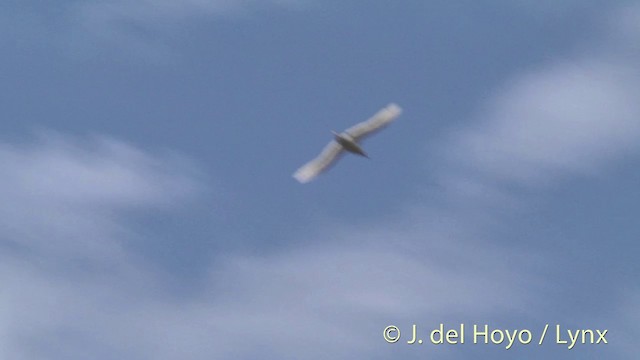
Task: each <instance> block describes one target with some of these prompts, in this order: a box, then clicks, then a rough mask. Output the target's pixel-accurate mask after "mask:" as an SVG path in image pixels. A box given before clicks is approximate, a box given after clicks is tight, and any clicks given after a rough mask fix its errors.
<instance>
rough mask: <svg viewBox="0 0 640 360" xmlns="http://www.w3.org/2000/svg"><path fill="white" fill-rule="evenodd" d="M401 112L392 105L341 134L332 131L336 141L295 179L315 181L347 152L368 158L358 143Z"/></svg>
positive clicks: (296, 174)
mask: <svg viewBox="0 0 640 360" xmlns="http://www.w3.org/2000/svg"><path fill="white" fill-rule="evenodd" d="M401 112H402V109H400V107H399V106H398V105H396V104H394V103H391V104H389V105H387V107H385V108H384V109H382V110H380V111H378V112H377V113H375V115H373V116H372V117H371V118H370V119H368V120H366V121H363V122H361V123H359V124H356V125H354V126H352V127H350V128H348V129H347V130H345V131H344V132H342V133H340V134H338V133H337V132H335V131H333V130H332V131H331V132H332V133H333V135H334V139H335V140H332V141H331V142H330V143H329V144H328V145H327V146H325V148H324V149H323V150H322V152H321V153H320V155H318V156H317V157H316V158H315V159H313V160H311V161H309V162H308V163H306V164H305V165H303V166H302V167H301V168H300V169H298V170H297V171H296V172H295V173H294V174H293V177H294V178H295V179H296V180H298V181H299V182H301V183H303V184H304V183H307V182H309V181H311V180H313V179H314V178H315V177H316V176H318V175H319V174H320V173H322V172H323V171H325V170H327V169H328V168H329V167H330V166H331V165H332V164H333V163H335V162H336V161H337V160H338V158H339V157H340V155H342V154H343V153H344V151H345V150H346V151H348V152H350V153H353V154H356V155H360V156H364V157H367V158H368V156H367V154H366V153H365V152H364V150H362V148H361V147H360V145H359V144H358V141H360V140H362V139H364V138H365V137H367V136H369V135H371V134H373V133H374V132H376V131H378V130H380V129H382V128H384V127H385V126H387V125H389V124H390V123H391V122H392V121H393V120H395V119H396V118H397V117H398V116H399V115H400V113H401Z"/></svg>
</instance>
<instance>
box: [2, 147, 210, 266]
mask: <svg viewBox="0 0 640 360" xmlns="http://www.w3.org/2000/svg"><path fill="white" fill-rule="evenodd" d="M173 157H174V159H172V158H171V155H167V156H166V157H153V156H149V155H147V154H145V153H144V152H142V151H140V150H137V149H136V148H134V147H131V146H130V145H127V144H125V143H122V142H119V141H115V140H112V139H109V138H95V139H93V140H90V141H81V140H78V139H69V138H66V137H62V136H59V135H55V134H45V135H43V136H41V138H40V140H39V142H38V143H36V144H6V143H5V144H1V145H0V164H1V165H2V168H3V169H4V170H3V172H2V174H0V183H2V187H1V188H0V214H2V216H0V223H2V226H1V228H2V229H3V230H2V231H0V235H1V236H2V238H3V240H4V241H5V242H8V243H12V244H14V245H15V246H16V247H17V248H19V249H22V250H25V251H29V252H35V253H38V252H44V253H45V254H46V255H47V256H51V255H55V256H61V257H63V258H69V257H72V258H73V257H75V256H80V257H84V256H89V257H104V255H105V254H106V253H110V252H112V251H116V249H117V248H118V246H119V244H118V243H117V242H113V241H111V239H110V237H112V236H113V233H117V232H118V231H120V230H121V227H120V226H119V225H118V221H117V218H116V216H115V215H114V214H116V213H118V211H121V210H124V209H136V208H148V207H160V208H162V207H169V206H170V204H172V203H173V202H176V201H178V200H179V199H183V198H186V197H189V196H191V195H193V193H194V192H195V191H196V189H197V188H198V187H199V185H198V184H197V181H196V178H195V177H194V176H195V170H194V169H192V168H190V167H189V166H186V165H184V164H185V163H184V162H183V161H180V160H179V157H178V156H177V155H174V156H173ZM189 172H193V174H192V175H193V176H189V175H185V173H189Z"/></svg>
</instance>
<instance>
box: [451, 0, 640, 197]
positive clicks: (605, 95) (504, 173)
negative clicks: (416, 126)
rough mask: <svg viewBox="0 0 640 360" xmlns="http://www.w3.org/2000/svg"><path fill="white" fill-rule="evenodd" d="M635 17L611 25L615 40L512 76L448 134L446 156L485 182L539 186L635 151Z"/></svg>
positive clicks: (638, 77)
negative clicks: (632, 21)
mask: <svg viewBox="0 0 640 360" xmlns="http://www.w3.org/2000/svg"><path fill="white" fill-rule="evenodd" d="M627 10H629V9H627ZM636 12H637V9H636ZM632 13H633V12H632ZM628 17H632V16H631V15H630V14H628V13H627V14H626V18H628ZM616 21H617V19H616ZM629 22H630V21H625V22H623V23H625V24H627V26H620V24H618V23H616V24H612V26H610V32H609V36H607V40H611V38H614V39H616V41H615V45H614V46H612V45H611V44H607V43H598V44H595V45H594V46H593V48H590V49H588V50H586V51H582V52H581V53H580V54H576V55H575V56H573V57H570V58H567V59H563V60H559V61H554V62H551V63H549V64H546V65H544V66H542V67H540V68H538V69H533V70H531V71H529V72H528V73H526V74H523V75H519V76H516V77H515V78H514V79H512V80H511V81H509V82H508V83H506V84H505V85H504V86H503V87H502V88H501V89H500V90H499V91H497V92H496V93H495V94H494V96H493V97H492V99H491V100H490V101H489V102H488V103H487V104H486V105H485V108H484V109H483V110H482V111H480V112H479V114H478V115H477V118H476V123H475V124H474V125H473V126H470V127H466V128H464V129H460V130H459V131H458V132H457V133H455V134H453V135H452V136H451V138H449V141H450V143H451V146H450V147H448V149H449V157H448V158H447V161H448V162H449V163H453V164H457V165H458V166H459V167H458V168H457V169H456V170H457V171H462V172H472V173H473V174H475V176H474V177H476V178H479V179H484V180H485V182H486V181H488V182H496V181H497V182H502V181H506V182H508V183H511V184H519V185H533V184H541V183H546V182H550V181H554V180H556V179H558V177H559V176H560V177H561V176H565V175H570V174H587V173H593V172H594V171H597V169H599V168H601V167H602V166H603V165H605V163H606V162H608V161H611V160H616V159H619V158H620V157H621V156H623V155H625V154H629V153H633V152H636V151H637V150H638V149H639V148H640V145H639V144H640V142H638V138H640V103H639V102H638V101H637V99H638V98H639V96H640V72H639V71H638V68H637V63H638V61H640V54H638V53H635V54H632V53H630V51H631V50H632V49H634V47H635V46H636V41H635V40H633V41H632V39H636V38H637V30H636V31H635V32H634V28H633V27H631V26H628V23H629Z"/></svg>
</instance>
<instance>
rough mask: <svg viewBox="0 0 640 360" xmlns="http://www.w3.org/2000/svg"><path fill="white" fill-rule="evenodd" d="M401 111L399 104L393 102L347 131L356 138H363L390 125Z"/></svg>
mask: <svg viewBox="0 0 640 360" xmlns="http://www.w3.org/2000/svg"><path fill="white" fill-rule="evenodd" d="M401 112H402V109H401V108H400V107H399V106H398V105H396V104H394V103H391V104H389V105H387V107H385V108H384V109H382V110H380V111H378V112H377V113H375V115H373V116H372V117H371V118H369V119H368V120H366V121H363V122H361V123H359V124H356V125H354V126H352V127H350V128H348V129H347V130H345V132H346V133H347V134H349V135H351V137H353V138H354V140H356V141H358V140H361V139H363V138H365V137H367V136H369V135H371V134H373V133H374V132H376V131H378V130H380V129H382V128H384V127H385V126H387V125H389V123H391V122H392V121H393V120H395V119H396V118H397V117H398V116H399V115H400V113H401Z"/></svg>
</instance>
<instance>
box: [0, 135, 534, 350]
mask: <svg viewBox="0 0 640 360" xmlns="http://www.w3.org/2000/svg"><path fill="white" fill-rule="evenodd" d="M0 164H1V165H2V167H3V173H2V175H0V183H2V184H3V187H2V190H1V191H0V212H1V213H2V215H3V216H2V217H0V218H1V219H2V221H3V224H2V225H3V226H0V240H2V242H0V244H1V245H2V247H0V249H2V252H0V260H1V261H0V282H1V283H2V284H3V290H2V292H0V320H2V321H1V322H0V334H2V338H1V339H0V356H1V357H3V358H12V359H33V358H43V357H44V358H50V359H79V358H86V357H91V358H94V359H100V358H104V359H112V358H115V357H117V358H121V359H137V358H154V359H177V358H184V357H189V358H191V359H211V358H218V359H225V358H227V359H232V358H233V359H237V358H255V357H256V356H262V357H266V356H273V357H275V356H285V357H292V356H293V357H296V358H299V357H303V356H304V357H305V358H318V359H320V358H325V357H326V356H329V355H331V356H332V357H338V358H351V356H352V354H353V353H354V352H357V353H360V354H369V355H374V354H376V353H379V352H380V351H388V350H389V349H391V348H389V347H388V346H386V345H387V344H386V343H384V341H383V340H382V338H381V335H380V334H381V331H382V329H383V327H384V326H386V325H388V324H389V323H391V322H392V323H396V324H401V325H408V324H410V323H413V322H423V323H425V326H431V325H432V324H434V323H435V324H437V323H439V322H441V321H447V320H449V319H452V318H456V317H459V316H460V315H461V314H462V315H465V314H466V315H471V314H473V315H474V316H478V317H482V316H491V315H492V314H495V313H497V312H498V311H504V309H509V308H510V309H519V310H522V308H523V307H524V306H525V303H526V300H525V299H524V298H522V297H521V296H520V295H519V289H520V288H521V285H520V284H522V283H523V282H524V283H528V280H527V279H526V278H525V277H524V275H523V273H522V272H521V271H513V270H509V268H510V265H509V264H510V262H511V261H518V262H519V263H520V264H521V265H522V264H525V263H526V261H524V259H520V260H518V259H519V256H518V255H517V254H514V253H511V252H510V251H508V250H499V249H496V248H492V247H480V246H478V245H477V241H478V240H479V239H477V238H471V237H470V235H469V234H465V233H464V230H463V229H455V230H453V229H452V228H450V227H449V224H450V220H444V219H437V221H434V220H433V219H434V218H436V217H437V216H438V214H426V213H424V212H419V213H418V212H416V214H414V216H424V217H425V218H424V219H421V220H420V221H417V222H414V221H413V220H411V221H407V223H406V224H404V225H403V226H400V224H397V223H395V222H389V223H382V224H379V225H378V226H376V227H374V228H370V229H369V230H367V231H365V232H363V231H362V230H361V228H360V226H356V227H352V228H351V227H347V228H345V227H343V228H336V227H335V226H334V227H332V229H333V230H332V232H331V233H325V234H316V235H313V236H314V238H315V240H314V241H312V242H311V243H313V244H318V245H315V246H303V247H297V248H294V249H292V250H289V251H282V252H275V253H272V254H270V255H265V256H249V255H237V256H233V257H226V258H225V259H217V260H216V261H214V262H213V263H212V264H211V266H210V270H209V276H208V277H207V280H206V281H205V282H204V287H203V288H202V289H200V290H199V291H198V292H196V293H195V294H192V295H190V296H176V295H174V294H171V292H170V290H169V289H168V287H167V284H166V280H165V279H164V276H163V274H162V273H159V272H157V271H154V270H152V269H150V268H148V267H147V266H145V265H144V262H140V261H139V259H137V258H135V256H133V255H132V254H130V253H128V252H127V251H125V250H124V249H125V248H126V247H124V246H123V245H124V244H125V243H126V242H127V241H128V240H129V239H131V238H132V237H133V236H135V231H134V230H133V229H132V228H131V226H130V224H129V222H128V221H127V220H126V218H125V215H127V214H128V213H130V211H131V210H132V209H157V208H171V207H173V206H174V205H176V204H179V203H181V202H184V200H185V199H188V198H189V197H191V196H193V195H194V194H196V193H197V192H198V191H200V189H201V188H200V185H199V183H198V181H197V176H194V175H193V174H194V171H193V170H192V169H191V168H190V167H185V166H183V165H181V164H182V162H181V161H175V159H172V158H171V157H167V156H156V155H150V154H148V153H146V152H143V151H141V150H138V149H136V148H134V147H132V146H130V145H126V144H124V143H122V142H118V141H115V140H112V139H104V138H102V139H93V140H89V141H80V140H77V139H69V138H65V137H60V136H57V137H52V136H45V137H44V139H43V140H42V141H39V142H36V143H29V144H21V145H9V144H3V145H2V146H0ZM440 216H441V215H440ZM441 217H442V216H441ZM465 229H469V224H467V226H466V227H465ZM176 241H180V239H176ZM365 244H366V246H365ZM465 249H467V250H465ZM521 268H522V267H521ZM489 294H490V295H489ZM480 298H481V299H482V301H478V299H480ZM451 303H455V304H456V306H455V308H452V307H451ZM248 339H250V341H251V343H250V344H247V341H248Z"/></svg>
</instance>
